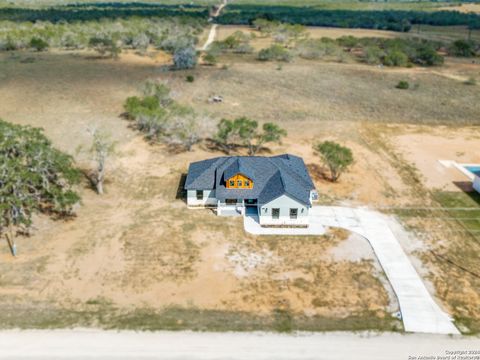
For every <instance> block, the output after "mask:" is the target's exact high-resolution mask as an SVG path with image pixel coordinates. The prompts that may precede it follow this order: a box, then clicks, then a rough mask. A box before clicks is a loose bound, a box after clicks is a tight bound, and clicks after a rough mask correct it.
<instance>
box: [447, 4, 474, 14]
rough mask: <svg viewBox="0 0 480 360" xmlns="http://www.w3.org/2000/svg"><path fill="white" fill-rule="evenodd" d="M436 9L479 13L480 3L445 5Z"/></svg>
mask: <svg viewBox="0 0 480 360" xmlns="http://www.w3.org/2000/svg"><path fill="white" fill-rule="evenodd" d="M438 10H449V11H460V12H465V13H470V12H473V13H480V4H460V5H458V6H446V7H443V8H439V9H438Z"/></svg>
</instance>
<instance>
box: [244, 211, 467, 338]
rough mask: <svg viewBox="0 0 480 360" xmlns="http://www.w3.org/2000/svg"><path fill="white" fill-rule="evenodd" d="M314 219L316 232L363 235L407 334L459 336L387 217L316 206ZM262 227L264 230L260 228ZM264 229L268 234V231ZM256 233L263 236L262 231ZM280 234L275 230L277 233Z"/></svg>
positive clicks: (248, 222)
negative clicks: (334, 229) (331, 229)
mask: <svg viewBox="0 0 480 360" xmlns="http://www.w3.org/2000/svg"><path fill="white" fill-rule="evenodd" d="M310 216H311V218H310V224H311V226H312V225H313V226H314V227H315V228H320V227H321V226H325V227H339V228H343V229H347V230H349V231H352V232H355V233H357V234H360V235H361V236H363V237H365V238H366V239H367V240H368V241H369V243H370V245H371V246H372V248H373V251H374V252H375V255H376V256H377V258H378V261H379V262H380V265H381V266H382V268H383V270H384V272H385V274H386V276H387V278H388V280H389V281H390V284H391V285H392V288H393V290H394V291H395V294H396V296H397V298H398V303H399V305H400V312H401V314H402V320H403V325H404V328H405V331H407V332H421V333H433V334H459V331H458V329H457V328H456V327H455V325H454V324H453V322H452V319H451V317H450V316H449V315H448V314H447V313H445V312H444V311H443V310H442V309H441V308H440V307H439V306H438V304H437V303H436V302H435V301H434V300H433V298H432V296H431V295H430V293H429V292H428V290H427V288H426V287H425V284H424V283H423V281H422V279H421V277H420V275H419V274H418V273H417V271H416V270H415V268H414V267H413V265H412V263H411V262H410V260H409V258H408V256H407V255H406V254H405V252H404V251H403V249H402V247H401V246H400V244H399V242H398V240H397V239H396V238H395V235H394V234H393V232H392V230H391V229H390V227H389V226H388V223H387V221H386V218H385V215H383V214H380V213H378V212H375V211H370V210H365V209H355V208H347V207H334V206H314V207H313V208H312V209H311V210H310ZM247 218H248V217H247ZM247 218H246V219H245V230H246V231H248V232H252V233H255V231H252V230H254V229H252V225H253V222H252V219H247ZM258 227H259V228H260V226H259V225H258ZM260 229H263V230H261V231H265V228H260ZM256 230H257V234H259V232H258V231H260V230H259V229H256ZM278 230H279V229H275V231H277V232H278ZM292 230H294V229H285V231H286V233H288V234H289V235H306V234H302V233H298V234H295V233H294V231H292ZM303 231H304V230H303ZM263 234H265V232H263ZM277 234H278V233H277Z"/></svg>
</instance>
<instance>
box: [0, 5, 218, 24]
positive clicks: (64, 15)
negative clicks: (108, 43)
mask: <svg viewBox="0 0 480 360" xmlns="http://www.w3.org/2000/svg"><path fill="white" fill-rule="evenodd" d="M208 16H209V9H208V7H206V6H200V5H164V4H148V3H147V4H145V3H99V4H95V3H89V4H73V5H68V6H53V7H45V8H21V7H13V6H12V7H2V8H0V20H8V21H16V22H25V21H29V22H36V21H49V22H52V23H57V22H72V21H93V20H97V21H98V20H102V19H111V20H116V19H127V18H131V17H142V18H149V17H162V18H172V17H178V18H181V21H185V22H189V21H191V20H190V19H191V18H197V19H204V20H207V19H208Z"/></svg>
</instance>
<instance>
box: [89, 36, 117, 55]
mask: <svg viewBox="0 0 480 360" xmlns="http://www.w3.org/2000/svg"><path fill="white" fill-rule="evenodd" d="M88 46H89V47H90V48H91V49H94V50H95V51H97V52H98V53H99V54H100V55H101V56H108V57H111V58H113V59H118V57H119V55H120V53H121V52H122V49H121V48H120V47H118V46H117V44H116V41H114V40H113V39H111V38H109V37H98V36H94V37H91V38H90V40H89V41H88Z"/></svg>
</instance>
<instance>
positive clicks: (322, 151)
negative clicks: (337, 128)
mask: <svg viewBox="0 0 480 360" xmlns="http://www.w3.org/2000/svg"><path fill="white" fill-rule="evenodd" d="M313 149H314V150H315V151H316V152H317V153H318V155H320V158H321V160H322V161H323V163H324V164H325V166H327V167H328V169H329V170H330V179H331V181H332V182H336V181H338V179H339V178H340V175H341V174H342V173H344V172H345V171H346V170H347V169H348V168H349V167H350V166H351V165H352V164H353V161H354V159H353V153H352V150H351V149H350V148H348V147H346V146H342V145H340V144H338V143H336V142H334V141H324V142H321V143H318V144H315V145H314V146H313Z"/></svg>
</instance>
